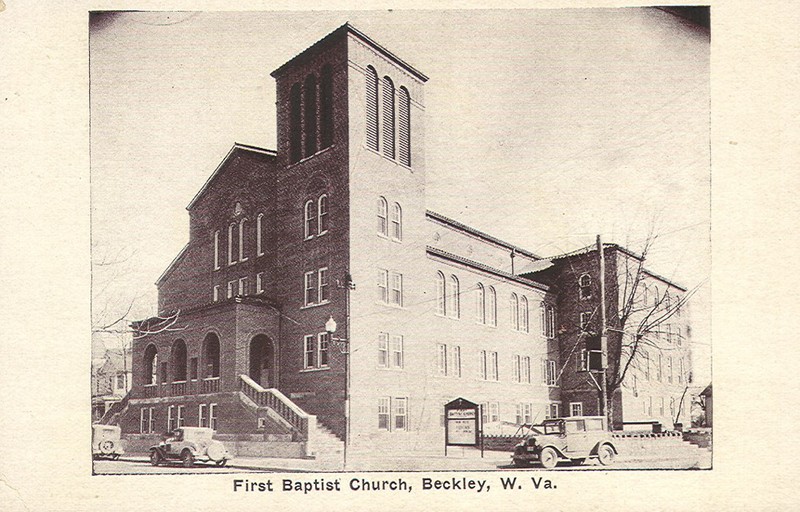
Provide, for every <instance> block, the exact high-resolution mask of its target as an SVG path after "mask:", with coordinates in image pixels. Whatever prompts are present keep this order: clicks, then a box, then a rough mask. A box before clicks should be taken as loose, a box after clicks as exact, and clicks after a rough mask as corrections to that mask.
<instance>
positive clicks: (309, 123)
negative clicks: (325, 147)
mask: <svg viewBox="0 0 800 512" xmlns="http://www.w3.org/2000/svg"><path fill="white" fill-rule="evenodd" d="M303 93H304V96H305V97H304V100H305V105H303V108H304V114H305V115H304V125H305V126H303V131H304V132H305V139H306V145H305V153H304V155H303V156H306V157H309V156H311V155H313V154H314V153H316V152H317V78H316V77H315V76H314V75H308V76H307V77H306V83H305V85H304V86H303Z"/></svg>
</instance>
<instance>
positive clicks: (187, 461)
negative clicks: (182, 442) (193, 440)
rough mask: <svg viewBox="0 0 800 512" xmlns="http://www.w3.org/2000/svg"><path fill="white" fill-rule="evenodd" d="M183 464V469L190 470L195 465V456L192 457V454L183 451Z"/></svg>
mask: <svg viewBox="0 0 800 512" xmlns="http://www.w3.org/2000/svg"><path fill="white" fill-rule="evenodd" d="M181 462H183V467H185V468H190V467H192V466H193V465H194V456H192V452H190V451H189V450H183V451H182V452H181Z"/></svg>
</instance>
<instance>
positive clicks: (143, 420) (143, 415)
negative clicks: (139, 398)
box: [139, 407, 150, 434]
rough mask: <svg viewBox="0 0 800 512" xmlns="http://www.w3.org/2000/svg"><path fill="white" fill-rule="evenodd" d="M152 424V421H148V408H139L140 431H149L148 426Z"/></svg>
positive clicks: (143, 432)
mask: <svg viewBox="0 0 800 512" xmlns="http://www.w3.org/2000/svg"><path fill="white" fill-rule="evenodd" d="M149 426H150V423H149V422H148V421H147V408H146V407H142V408H141V409H140V410H139V432H140V433H142V434H147V433H148V432H149V431H148V430H147V427H149Z"/></svg>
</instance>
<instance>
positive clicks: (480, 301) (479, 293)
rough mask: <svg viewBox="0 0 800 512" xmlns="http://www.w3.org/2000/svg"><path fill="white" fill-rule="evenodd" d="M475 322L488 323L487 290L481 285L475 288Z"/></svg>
mask: <svg viewBox="0 0 800 512" xmlns="http://www.w3.org/2000/svg"><path fill="white" fill-rule="evenodd" d="M475 321H476V322H478V323H479V324H485V323H486V290H485V289H484V288H483V285H482V284H481V283H478V286H477V287H476V288H475Z"/></svg>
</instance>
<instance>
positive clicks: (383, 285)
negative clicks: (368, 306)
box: [378, 269, 389, 304]
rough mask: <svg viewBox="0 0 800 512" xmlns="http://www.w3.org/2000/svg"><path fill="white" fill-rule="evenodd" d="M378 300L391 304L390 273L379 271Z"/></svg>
mask: <svg viewBox="0 0 800 512" xmlns="http://www.w3.org/2000/svg"><path fill="white" fill-rule="evenodd" d="M378 300H379V301H381V302H383V303H384V304H388V303H389V271H388V270H384V269H378Z"/></svg>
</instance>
